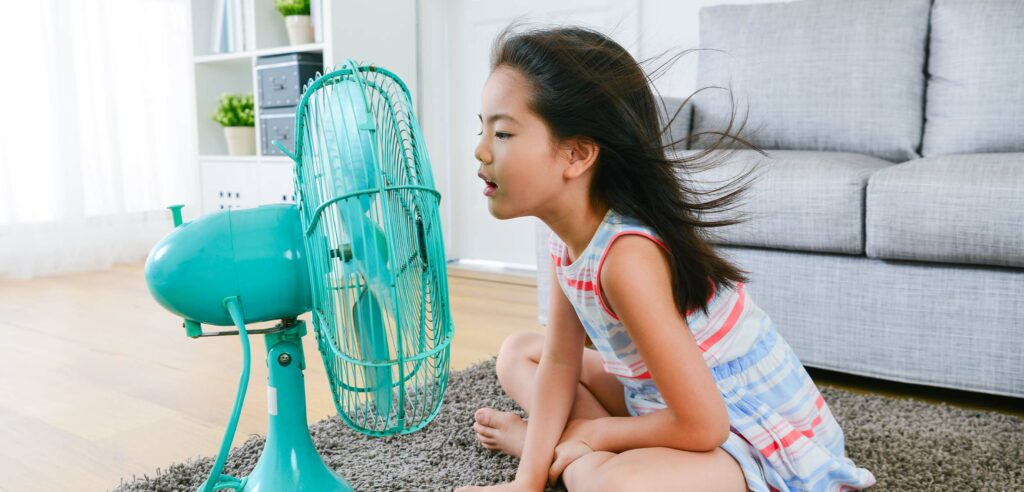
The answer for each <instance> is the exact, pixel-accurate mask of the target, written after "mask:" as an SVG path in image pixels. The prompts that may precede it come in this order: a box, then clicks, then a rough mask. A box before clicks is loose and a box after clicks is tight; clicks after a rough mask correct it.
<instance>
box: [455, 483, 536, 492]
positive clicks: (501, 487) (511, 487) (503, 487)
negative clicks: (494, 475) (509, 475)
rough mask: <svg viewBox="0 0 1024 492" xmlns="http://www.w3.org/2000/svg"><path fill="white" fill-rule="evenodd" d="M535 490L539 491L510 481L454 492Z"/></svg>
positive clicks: (458, 489)
mask: <svg viewBox="0 0 1024 492" xmlns="http://www.w3.org/2000/svg"><path fill="white" fill-rule="evenodd" d="M536 490H539V489H535V488H531V487H529V486H527V485H526V484H524V483H520V482H516V481H512V482H509V483H503V484H498V485H488V486H483V487H478V486H476V485H469V486H466V487H459V488H457V489H455V492H484V491H486V492H524V491H525V492H535V491H536Z"/></svg>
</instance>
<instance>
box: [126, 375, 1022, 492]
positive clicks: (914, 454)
mask: <svg viewBox="0 0 1024 492" xmlns="http://www.w3.org/2000/svg"><path fill="white" fill-rule="evenodd" d="M820 389H821V392H822V394H823V395H824V397H825V400H826V401H827V402H828V404H829V406H830V407H831V409H832V412H833V414H834V415H835V416H836V419H837V420H838V421H839V424H840V425H841V427H842V428H843V432H844V433H845V435H846V447H847V454H848V456H849V457H850V458H851V459H852V460H853V461H854V462H855V463H857V465H858V466H861V467H864V468H867V469H868V470H870V471H871V472H872V473H874V475H875V477H876V478H877V479H878V483H877V485H876V486H875V487H873V488H872V490H894V491H896V490H898V491H904V490H906V491H921V490H956V491H968V490H976V491H997V490H998V491H1011V490H1024V420H1022V419H1020V418H1018V417H1015V416H1012V415H1008V414H1003V413H998V412H989V411H974V410H965V409H962V408H960V407H953V406H949V405H946V404H932V403H926V402H923V401H920V400H913V399H902V398H892V397H887V396H875V395H862V394H857V393H852V392H849V391H845V390H842V389H837V388H831V387H828V386H821V387H820ZM482 406H490V407H494V408H498V409H501V410H507V411H514V412H516V413H518V414H519V415H525V414H524V413H523V411H522V410H521V409H520V408H518V406H517V405H516V404H515V403H514V402H513V401H512V400H511V399H509V398H508V396H506V395H505V394H504V392H503V391H502V390H501V387H500V385H499V384H498V380H497V377H496V376H495V373H494V359H491V360H489V361H484V362H480V363H477V364H476V365H473V366H472V367H469V368H466V369H464V370H462V371H458V372H454V373H452V376H451V380H450V385H449V387H448V390H447V393H446V394H445V398H444V404H443V407H442V409H441V411H440V413H439V414H438V415H437V418H436V419H435V420H434V421H433V422H431V423H430V424H428V425H427V426H426V428H424V429H423V430H421V431H419V432H416V433H413V434H409V435H405V436H393V437H386V438H370V437H366V436H364V435H362V434H359V433H357V432H355V431H353V430H351V429H349V428H348V427H346V426H345V424H344V423H343V422H342V421H341V420H340V419H339V418H338V417H337V416H334V417H331V418H327V419H324V420H322V421H320V422H318V423H316V424H314V425H312V426H310V432H311V433H312V436H313V442H314V443H315V445H316V448H317V451H319V452H320V455H321V456H323V457H324V460H325V461H326V462H327V464H328V466H330V467H331V468H333V469H334V470H337V471H338V472H339V474H341V475H342V476H343V477H344V478H345V479H346V480H348V482H349V484H350V485H352V487H353V488H354V489H355V490H357V491H378V490H403V491H404V490H410V491H421V490H424V491H425V490H445V491H451V490H452V489H453V488H456V487H458V486H462V485H469V484H478V485H483V484H496V483H501V482H505V481H509V480H511V479H512V478H514V476H515V471H516V465H517V463H518V460H516V459H514V458H511V457H509V456H506V455H502V454H492V453H491V452H490V451H488V450H486V449H484V448H483V447H481V446H480V445H479V444H478V443H477V441H476V439H475V437H474V432H473V429H472V428H471V425H472V423H473V412H474V411H476V409H478V408H480V407H482ZM263 443H264V438H263V437H261V436H258V435H253V436H251V437H250V438H249V439H248V440H247V441H246V442H245V443H244V444H242V445H241V446H238V447H236V448H234V449H233V450H232V451H231V452H230V454H229V455H228V460H227V464H226V466H225V468H224V473H226V474H229V475H233V476H237V477H241V476H244V475H247V474H248V473H249V472H250V471H251V470H252V468H253V467H254V466H255V465H256V460H257V459H259V456H260V452H261V451H262V450H263ZM214 458H215V457H213V456H207V457H196V458H190V459H188V460H187V461H185V462H184V463H175V464H172V465H170V466H168V467H167V468H166V469H157V470H156V472H155V473H154V474H152V475H149V474H147V475H145V476H142V477H138V476H133V477H131V478H130V479H127V478H123V479H121V483H120V485H119V486H118V487H117V488H115V489H114V490H115V491H117V492H137V491H154V492H156V491H159V492H170V491H182V492H185V491H188V492H193V491H194V490H196V487H198V486H199V485H200V484H201V483H202V482H203V480H205V479H206V477H207V475H208V474H209V473H210V468H211V467H212V466H213V461H214ZM556 490H564V489H556Z"/></svg>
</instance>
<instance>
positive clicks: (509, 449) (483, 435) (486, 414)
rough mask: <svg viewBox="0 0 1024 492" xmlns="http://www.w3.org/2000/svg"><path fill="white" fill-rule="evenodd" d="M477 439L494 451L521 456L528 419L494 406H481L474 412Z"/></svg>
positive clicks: (474, 427)
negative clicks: (496, 408)
mask: <svg viewBox="0 0 1024 492" xmlns="http://www.w3.org/2000/svg"><path fill="white" fill-rule="evenodd" d="M473 419H474V420H476V423H474V424H473V430H475V431H476V440H477V441H480V444H482V445H483V447H485V448H487V449H490V450H492V451H501V452H502V453H505V454H508V455H511V456H515V457H516V458H519V457H520V456H521V455H522V454H523V442H524V441H525V440H526V421H525V420H523V418H522V417H520V416H518V415H516V414H514V413H509V412H502V411H499V410H495V409H493V408H486V407H485V408H481V409H479V410H477V411H476V413H474V414H473Z"/></svg>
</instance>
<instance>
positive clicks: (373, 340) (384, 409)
mask: <svg viewBox="0 0 1024 492" xmlns="http://www.w3.org/2000/svg"><path fill="white" fill-rule="evenodd" d="M352 322H353V324H355V326H356V332H357V333H358V334H359V350H360V352H361V357H360V358H361V359H362V360H363V361H368V362H386V361H388V360H390V359H391V356H390V352H389V350H388V338H387V326H386V325H385V323H384V317H383V313H382V312H381V307H380V303H379V302H377V296H376V295H374V293H373V291H371V290H369V289H363V290H362V292H361V293H360V295H359V300H358V301H356V303H355V305H354V306H352ZM363 376H364V378H365V380H366V387H367V388H372V392H373V395H374V396H373V402H374V405H373V408H374V410H375V413H376V414H377V416H378V417H380V418H383V419H385V421H386V420H387V418H388V416H389V415H390V414H391V387H392V382H391V368H390V367H369V366H364V372H363Z"/></svg>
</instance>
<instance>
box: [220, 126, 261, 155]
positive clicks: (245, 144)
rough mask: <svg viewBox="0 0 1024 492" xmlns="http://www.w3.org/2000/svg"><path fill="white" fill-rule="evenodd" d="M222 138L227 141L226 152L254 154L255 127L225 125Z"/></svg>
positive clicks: (231, 153)
mask: <svg viewBox="0 0 1024 492" xmlns="http://www.w3.org/2000/svg"><path fill="white" fill-rule="evenodd" d="M224 140H226V141H227V143H228V154H230V155H255V154H256V127H254V126H225V127H224Z"/></svg>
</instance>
